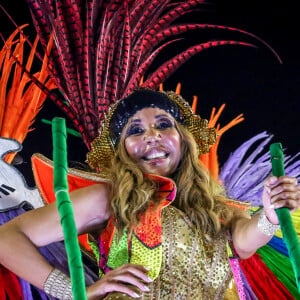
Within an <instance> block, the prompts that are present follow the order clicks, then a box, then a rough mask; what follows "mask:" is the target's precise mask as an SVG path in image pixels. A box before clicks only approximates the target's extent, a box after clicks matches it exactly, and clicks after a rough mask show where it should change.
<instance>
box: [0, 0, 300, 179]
mask: <svg viewBox="0 0 300 300" xmlns="http://www.w3.org/2000/svg"><path fill="white" fill-rule="evenodd" d="M262 2H263V4H262ZM1 4H2V5H3V6H4V7H5V9H6V10H7V11H8V12H9V14H10V15H11V16H12V18H13V19H14V20H15V21H16V22H17V23H18V25H21V24H24V23H30V24H31V25H30V26H31V27H32V28H33V25H32V23H31V19H30V14H29V12H28V9H27V6H26V4H25V1H22V0H17V1H12V0H11V1H8V0H1ZM296 6H297V1H285V2H282V1H281V2H276V3H275V1H214V2H213V1H212V5H210V6H206V7H205V11H202V12H195V13H192V14H191V15H189V17H188V18H185V19H182V22H185V21H186V20H189V22H197V23H209V24H218V25H226V26H232V27H236V28H239V29H242V30H245V31H249V32H251V33H252V34H255V35H257V36H258V37H260V38H262V39H263V40H264V41H265V42H267V43H268V44H269V45H270V46H271V47H272V48H273V49H274V50H275V51H276V52H277V53H278V55H279V56H280V57H281V59H282V61H283V63H282V64H280V63H279V62H278V60H277V59H276V57H275V56H274V54H272V52H271V51H270V50H269V49H267V47H266V46H264V45H263V44H262V43H260V42H259V41H257V40H255V39H254V38H250V37H247V36H245V35H242V34H240V33H239V34H237V33H228V32H227V33H226V32H221V31H217V30H210V31H197V32H195V33H192V34H188V35H185V41H184V42H181V44H180V43H179V44H178V46H176V47H175V48H173V49H169V50H168V51H166V52H164V53H162V56H165V57H168V58H170V57H171V55H172V54H173V55H174V54H175V53H176V52H175V51H177V50H178V49H180V47H181V45H182V43H186V45H187V44H189V43H190V44H195V43H200V42H205V41H206V40H207V39H231V40H239V41H244V42H250V43H253V44H255V45H256V46H258V47H257V48H250V47H243V46H225V47H218V48H213V49H209V50H207V51H204V52H202V53H200V54H198V55H197V56H195V57H194V58H192V59H191V60H190V61H188V62H187V63H186V64H185V65H183V66H182V67H181V68H180V69H179V70H178V71H177V72H176V73H175V74H174V75H172V76H171V78H170V79H169V80H168V81H167V82H166V83H165V85H164V87H165V89H175V87H176V84H177V82H181V83H182V91H181V92H182V95H183V96H184V98H186V99H187V100H191V99H192V96H193V95H197V96H198V97H199V100H198V108H197V112H198V113H199V114H200V115H201V116H202V117H205V118H209V115H210V111H211V109H212V107H214V106H215V107H217V108H218V107H219V106H220V105H221V104H222V103H226V108H225V112H224V113H223V114H222V117H221V119H220V122H221V125H225V124H226V123H227V122H229V121H230V120H231V119H233V118H234V117H235V116H237V115H238V114H240V113H244V115H245V121H244V122H242V123H240V124H239V125H237V126H236V127H234V128H232V129H230V130H229V131H228V132H226V133H225V134H224V136H223V137H222V140H221V143H220V146H219V160H220V164H221V165H222V163H223V162H224V161H225V160H226V159H227V157H228V155H229V154H230V152H232V151H233V150H235V149H236V148H237V147H238V146H239V145H241V144H242V143H243V142H244V141H246V140H247V139H249V138H251V137H252V136H254V135H255V134H258V133H260V132H262V131H267V132H269V133H271V134H273V135H274V138H273V140H272V141H273V142H281V143H282V144H283V146H284V147H285V148H286V151H285V153H286V154H296V153H297V152H298V151H299V145H300V142H299V132H298V130H299V125H298V122H299V117H300V114H299V111H300V110H299V95H300V74H299V64H300V58H299V49H300V42H299V38H300V34H299V28H300V26H299V23H298V21H297V19H298V16H297V15H296V14H297V11H298V9H297V8H296ZM13 29H14V27H13V25H12V24H11V22H10V21H9V19H8V18H7V17H5V16H4V15H3V13H1V17H0V31H1V32H2V34H3V35H4V36H5V37H8V34H10V33H11V32H12V30H13ZM28 32H29V33H30V30H29V31H28ZM33 33H34V31H33V30H31V35H30V34H28V35H29V37H31V39H32V40H33V39H34V36H35V35H34V34H33ZM1 47H2V46H1ZM160 59H162V58H160ZM160 59H158V61H157V62H156V63H157V64H159V63H160ZM54 116H64V115H63V114H62V112H61V111H60V110H59V109H58V108H57V107H56V106H55V105H54V104H53V103H52V102H50V101H46V102H45V104H44V107H43V108H42V110H41V112H40V113H39V115H38V116H37V118H36V122H35V123H34V125H33V127H34V128H35V130H34V131H32V132H30V133H29V134H28V136H27V138H26V139H25V142H24V144H23V150H22V151H21V153H20V154H21V155H22V157H23V158H24V163H23V165H21V166H19V169H21V171H22V172H23V173H24V174H25V176H26V178H28V181H29V183H31V178H30V177H31V167H30V156H31V155H32V154H33V153H35V152H39V153H42V154H44V155H46V156H48V157H50V158H51V155H52V145H51V138H52V137H51V128H50V126H49V125H46V124H44V123H41V121H40V120H41V119H42V118H44V119H48V120H51V119H52V118H53V117H54ZM68 126H69V127H72V124H70V123H69V122H68ZM68 153H69V160H70V165H71V166H72V162H71V161H84V159H85V153H86V148H85V146H84V145H83V143H82V142H81V141H80V139H79V138H75V137H72V136H69V138H68Z"/></svg>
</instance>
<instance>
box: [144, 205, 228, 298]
mask: <svg viewBox="0 0 300 300" xmlns="http://www.w3.org/2000/svg"><path fill="white" fill-rule="evenodd" d="M162 228H163V240H162V241H163V253H164V255H163V264H162V268H161V273H160V275H159V277H158V278H157V279H156V280H155V281H154V284H153V289H152V293H153V297H151V296H150V297H149V298H147V297H145V298H144V299H157V297H158V299H178V300H179V299H180V300H183V299H223V298H224V293H225V290H226V287H227V285H228V283H229V281H230V280H231V278H232V273H231V268H230V266H229V263H228V255H227V251H226V236H225V234H222V235H221V236H220V237H219V238H218V239H217V240H214V242H213V243H208V242H206V241H205V239H204V238H203V236H202V234H201V233H200V232H199V231H197V230H194V229H193V227H192V226H191V224H190V221H189V219H188V218H187V217H186V216H185V215H184V214H183V213H182V212H181V211H179V210H178V209H176V208H174V207H172V206H168V207H166V208H164V209H163V210H162Z"/></svg>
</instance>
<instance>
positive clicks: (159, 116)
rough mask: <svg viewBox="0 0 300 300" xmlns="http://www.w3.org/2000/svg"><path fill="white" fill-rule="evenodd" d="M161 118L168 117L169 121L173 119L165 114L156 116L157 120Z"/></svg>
mask: <svg viewBox="0 0 300 300" xmlns="http://www.w3.org/2000/svg"><path fill="white" fill-rule="evenodd" d="M161 117H166V118H168V119H171V118H170V116H168V115H165V114H160V115H156V116H155V119H158V118H161Z"/></svg>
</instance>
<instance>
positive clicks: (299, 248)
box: [270, 143, 300, 293]
mask: <svg viewBox="0 0 300 300" xmlns="http://www.w3.org/2000/svg"><path fill="white" fill-rule="evenodd" d="M270 153H271V162H272V173H273V175H274V176H276V177H280V176H283V175H285V172H284V159H283V151H282V145H281V144H280V143H275V144H272V145H271V146H270ZM276 214H277V216H278V220H279V223H280V227H281V231H282V234H283V239H284V241H285V244H286V246H287V249H288V253H289V256H290V261H291V264H292V266H293V270H294V273H295V277H296V284H297V287H298V291H299V293H300V245H299V239H298V236H297V233H296V231H295V228H294V226H293V222H292V218H291V216H290V212H289V209H288V208H286V207H283V208H278V209H276Z"/></svg>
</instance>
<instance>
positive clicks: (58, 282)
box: [44, 269, 73, 300]
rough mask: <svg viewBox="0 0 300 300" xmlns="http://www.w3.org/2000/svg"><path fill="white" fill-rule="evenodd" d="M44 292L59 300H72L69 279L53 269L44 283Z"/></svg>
mask: <svg viewBox="0 0 300 300" xmlns="http://www.w3.org/2000/svg"><path fill="white" fill-rule="evenodd" d="M44 291H45V292H46V293H47V294H49V295H51V296H53V297H55V298H57V299H60V300H73V293H72V284H71V280H70V278H69V277H68V276H67V275H66V274H64V273H62V272H61V271H60V270H58V269H53V270H52V271H51V273H50V274H49V276H48V278H47V280H46V281H45V283H44Z"/></svg>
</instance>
